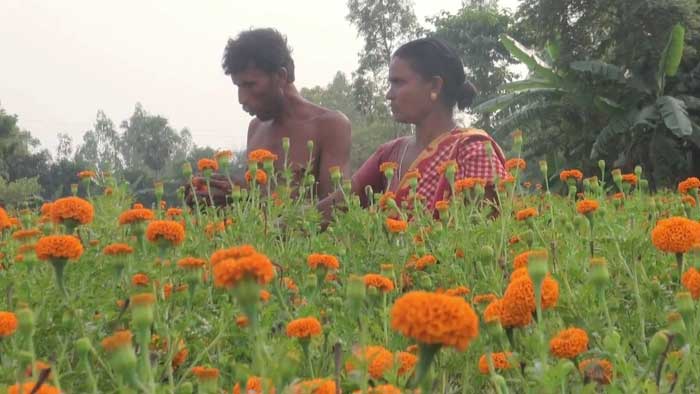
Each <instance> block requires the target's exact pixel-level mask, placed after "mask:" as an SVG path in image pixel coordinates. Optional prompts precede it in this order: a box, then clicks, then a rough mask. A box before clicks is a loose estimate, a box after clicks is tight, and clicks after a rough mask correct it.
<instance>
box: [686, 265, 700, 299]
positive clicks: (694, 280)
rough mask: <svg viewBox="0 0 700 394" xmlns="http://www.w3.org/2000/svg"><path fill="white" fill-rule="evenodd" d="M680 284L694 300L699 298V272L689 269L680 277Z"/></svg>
mask: <svg viewBox="0 0 700 394" xmlns="http://www.w3.org/2000/svg"><path fill="white" fill-rule="evenodd" d="M681 284H682V285H683V287H685V288H686V289H687V290H688V291H689V292H690V295H692V296H693V299H694V300H697V299H698V298H700V272H698V270H697V269H695V268H693V267H690V268H689V269H688V270H687V271H685V272H684V273H683V275H682V276H681Z"/></svg>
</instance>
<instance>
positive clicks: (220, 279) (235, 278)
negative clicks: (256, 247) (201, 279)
mask: <svg viewBox="0 0 700 394" xmlns="http://www.w3.org/2000/svg"><path fill="white" fill-rule="evenodd" d="M274 276H275V268H274V266H273V265H272V262H270V259H268V258H267V256H265V255H264V254H261V253H255V254H253V255H251V256H246V257H241V258H240V259H227V260H223V261H220V262H219V263H218V264H216V265H215V266H214V285H215V286H217V287H228V288H230V287H234V286H236V285H237V284H238V283H239V282H241V281H242V280H245V279H246V278H248V279H252V280H254V281H255V282H257V283H258V284H261V285H263V284H266V283H269V282H270V281H271V280H272V278H273V277H274Z"/></svg>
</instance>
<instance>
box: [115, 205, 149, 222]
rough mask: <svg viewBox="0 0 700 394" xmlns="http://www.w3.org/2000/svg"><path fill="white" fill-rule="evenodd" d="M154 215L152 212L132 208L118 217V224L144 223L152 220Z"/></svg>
mask: <svg viewBox="0 0 700 394" xmlns="http://www.w3.org/2000/svg"><path fill="white" fill-rule="evenodd" d="M154 218H155V215H154V214H153V211H151V210H150V209H145V208H134V209H130V210H128V211H125V212H122V214H121V215H119V224H121V225H124V224H132V223H137V222H144V221H146V220H153V219H154Z"/></svg>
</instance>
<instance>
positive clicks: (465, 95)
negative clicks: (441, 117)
mask: <svg viewBox="0 0 700 394" xmlns="http://www.w3.org/2000/svg"><path fill="white" fill-rule="evenodd" d="M476 93H477V90H476V87H475V86H474V84H472V83H471V82H469V81H464V84H463V85H462V87H461V89H460V90H459V92H458V93H457V108H459V109H460V110H464V109H466V108H469V107H470V106H471V105H472V103H473V102H474V97H476Z"/></svg>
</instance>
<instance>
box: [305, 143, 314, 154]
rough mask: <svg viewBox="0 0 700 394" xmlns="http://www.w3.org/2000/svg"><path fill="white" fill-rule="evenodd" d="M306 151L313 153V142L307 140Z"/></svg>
mask: <svg viewBox="0 0 700 394" xmlns="http://www.w3.org/2000/svg"><path fill="white" fill-rule="evenodd" d="M306 149H307V150H308V151H309V153H313V151H314V140H308V141H306Z"/></svg>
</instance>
